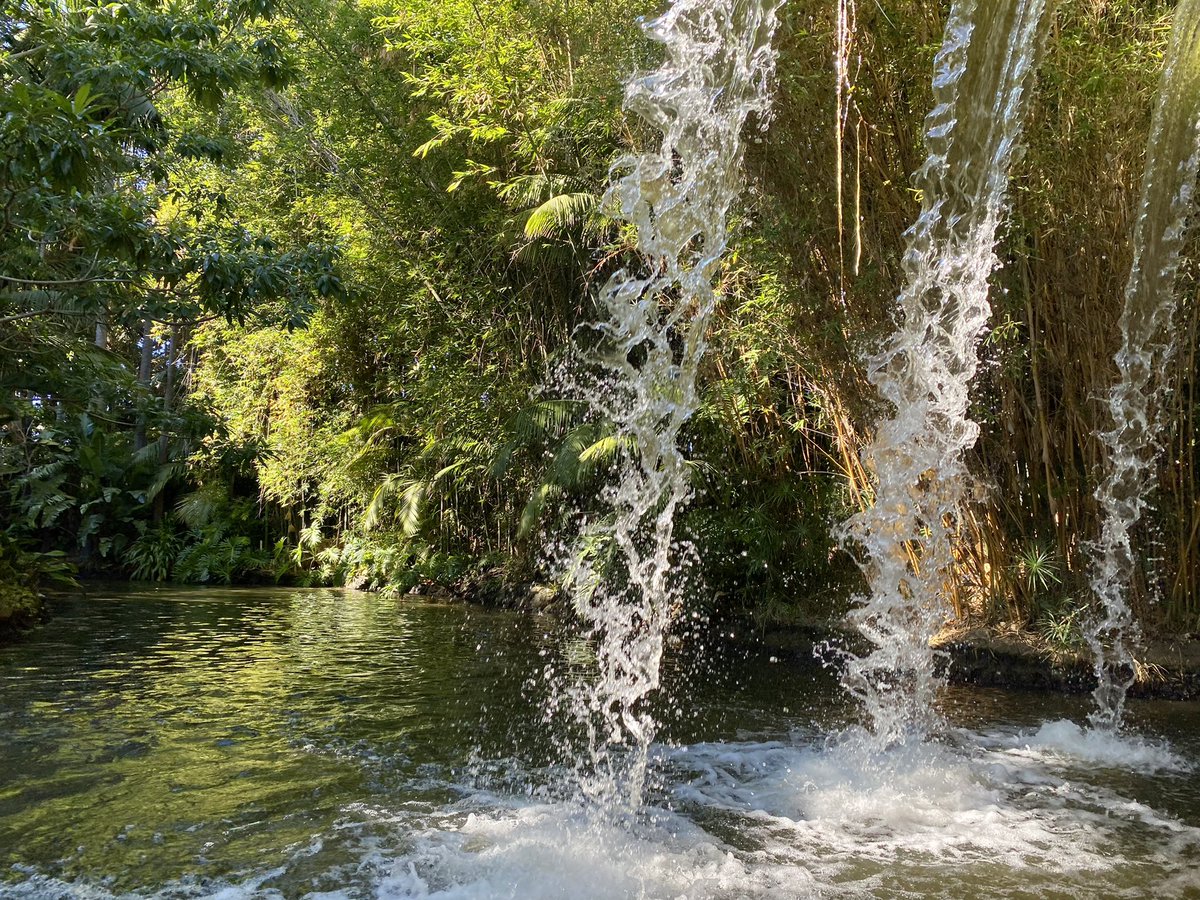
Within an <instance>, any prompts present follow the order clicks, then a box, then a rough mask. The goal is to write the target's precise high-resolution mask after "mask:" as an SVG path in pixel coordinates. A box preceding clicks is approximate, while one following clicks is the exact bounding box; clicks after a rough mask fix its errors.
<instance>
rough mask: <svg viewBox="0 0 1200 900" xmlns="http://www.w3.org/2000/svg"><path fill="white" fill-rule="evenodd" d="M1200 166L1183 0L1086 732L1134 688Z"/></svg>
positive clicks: (1130, 298)
mask: <svg viewBox="0 0 1200 900" xmlns="http://www.w3.org/2000/svg"><path fill="white" fill-rule="evenodd" d="M1198 166H1200V2H1198V0H1182V2H1181V3H1180V4H1179V6H1178V8H1177V9H1176V12H1175V27H1174V29H1173V30H1172V32H1171V43H1170V47H1169V48H1168V50H1167V58H1166V66H1165V68H1164V70H1163V75H1162V82H1161V84H1160V85H1159V91H1158V102H1157V105H1156V107H1155V110H1154V119H1153V122H1152V124H1151V128H1150V143H1149V146H1148V148H1147V151H1146V173H1145V176H1144V177H1143V180H1142V199H1141V204H1140V206H1139V207H1138V214H1137V220H1136V222H1135V224H1134V230H1133V268H1132V269H1131V271H1130V273H1129V282H1128V283H1127V285H1126V287H1125V309H1124V312H1123V313H1122V315H1121V349H1120V351H1118V353H1117V356H1116V363H1117V371H1118V373H1119V376H1120V380H1119V382H1118V383H1117V384H1116V386H1114V387H1113V389H1112V391H1111V392H1110V394H1109V398H1108V408H1109V413H1110V415H1111V416H1112V421H1113V427H1112V429H1111V430H1110V431H1107V432H1105V433H1104V435H1103V438H1104V444H1105V448H1106V450H1107V457H1108V470H1107V474H1106V476H1105V478H1104V481H1103V482H1102V483H1101V484H1100V486H1099V487H1098V488H1097V489H1096V499H1097V500H1098V501H1099V502H1100V510H1101V517H1102V518H1101V531H1100V538H1099V540H1098V541H1097V542H1096V546H1095V553H1096V562H1095V565H1094V568H1093V570H1092V575H1091V583H1092V590H1093V592H1094V593H1095V596H1096V598H1097V599H1098V600H1099V604H1100V613H1099V615H1098V616H1097V617H1096V618H1095V619H1094V620H1093V621H1092V622H1091V623H1090V625H1089V627H1088V628H1087V634H1086V636H1087V641H1088V644H1089V645H1090V646H1091V649H1092V652H1093V654H1094V657H1095V670H1096V678H1097V681H1098V684H1097V687H1096V690H1095V693H1094V696H1095V699H1096V709H1095V711H1094V712H1093V713H1092V714H1091V716H1090V717H1089V718H1090V720H1091V723H1092V725H1093V726H1095V727H1097V728H1101V729H1107V730H1110V731H1115V730H1117V729H1118V728H1119V727H1120V724H1121V718H1122V715H1123V713H1124V709H1125V694H1126V692H1127V691H1128V690H1129V686H1130V685H1131V684H1132V683H1133V677H1134V667H1133V655H1132V652H1131V648H1132V647H1133V646H1135V645H1136V644H1137V641H1138V639H1139V628H1138V626H1137V623H1136V621H1135V620H1134V616H1133V608H1132V607H1131V605H1130V602H1129V589H1130V581H1129V578H1130V573H1132V572H1134V571H1135V570H1136V569H1137V558H1136V557H1135V555H1134V552H1133V539H1132V533H1133V530H1134V528H1135V527H1136V526H1137V524H1138V522H1140V521H1141V518H1142V513H1143V512H1144V511H1145V508H1146V496H1147V494H1148V493H1149V491H1150V487H1151V485H1150V480H1151V475H1152V471H1153V469H1152V463H1153V460H1154V457H1155V456H1156V455H1157V453H1158V449H1159V434H1160V431H1161V428H1162V423H1161V421H1159V419H1158V417H1157V415H1156V412H1157V410H1156V407H1157V406H1158V403H1159V400H1160V399H1161V393H1162V389H1163V384H1162V380H1161V378H1160V377H1159V373H1161V372H1162V371H1164V369H1165V366H1166V362H1167V360H1168V359H1169V358H1170V356H1171V355H1172V353H1173V352H1174V349H1175V347H1174V341H1173V339H1172V335H1171V329H1170V326H1171V321H1172V319H1173V318H1174V315H1175V308H1176V294H1175V275H1176V272H1177V270H1178V268H1179V254H1180V250H1181V249H1182V247H1183V241H1184V235H1185V230H1186V224H1187V215H1188V212H1189V211H1190V209H1191V206H1192V194H1193V191H1194V189H1195V183H1196V171H1197V167H1198Z"/></svg>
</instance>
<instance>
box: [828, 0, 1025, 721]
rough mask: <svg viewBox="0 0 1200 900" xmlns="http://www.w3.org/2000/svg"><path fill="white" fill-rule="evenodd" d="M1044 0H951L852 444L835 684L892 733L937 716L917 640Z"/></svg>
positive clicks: (926, 643)
mask: <svg viewBox="0 0 1200 900" xmlns="http://www.w3.org/2000/svg"><path fill="white" fill-rule="evenodd" d="M1046 6H1047V0H955V2H954V3H953V5H952V7H951V10H950V15H949V18H948V20H947V22H946V31H945V40H944V43H943V45H942V48H941V50H940V52H939V53H938V54H937V57H936V59H935V75H934V79H933V93H934V102H935V105H934V108H933V111H932V112H931V113H930V114H929V115H928V117H927V118H926V121H925V145H926V150H927V151H928V157H927V159H926V161H925V163H924V165H923V166H922V167H921V169H920V170H919V171H918V172H917V173H916V175H915V176H914V183H915V186H916V187H917V188H918V189H919V191H920V194H921V211H920V215H919V217H918V218H917V220H916V223H915V224H914V225H913V226H912V228H911V229H910V230H909V232H908V235H907V248H906V251H905V254H904V260H903V268H904V276H905V285H904V288H903V290H902V292H901V294H900V297H899V312H900V317H901V325H900V326H899V329H898V330H897V332H896V333H895V334H894V335H893V336H892V338H891V339H890V340H889V341H888V342H887V344H886V345H885V346H884V348H883V350H882V351H881V352H880V353H879V354H878V355H876V356H875V357H873V358H872V359H871V360H870V362H869V367H868V374H869V377H870V380H871V382H872V383H873V384H874V385H875V386H876V388H877V389H878V390H879V393H880V395H881V396H882V397H883V399H884V400H886V401H887V402H888V403H889V404H890V405H891V406H892V407H894V409H895V411H894V413H892V414H891V415H890V417H888V418H885V419H884V420H883V421H882V422H880V423H879V425H878V428H877V431H876V434H875V438H874V440H873V441H872V443H871V444H870V446H869V447H868V448H867V449H866V450H865V451H864V460H865V462H866V464H867V466H868V467H869V468H872V469H874V472H875V475H876V478H877V481H878V484H877V487H876V492H875V497H874V502H873V504H872V505H871V506H870V507H869V508H867V509H866V510H864V511H863V512H861V513H859V514H857V515H855V516H854V517H852V518H851V519H850V520H849V522H848V523H847V526H846V531H847V534H848V536H849V537H850V538H851V539H852V540H854V541H856V542H858V543H859V544H861V546H862V548H863V550H864V551H865V559H864V562H863V570H864V573H865V575H866V577H867V582H868V587H869V591H870V594H869V597H867V598H865V600H864V601H863V602H862V603H861V604H860V605H859V606H858V607H857V608H856V609H855V610H854V611H853V612H852V613H851V619H852V621H853V622H854V624H855V625H856V626H857V627H858V629H859V630H860V631H861V633H862V634H863V636H864V637H865V638H866V639H867V640H868V641H869V642H870V645H871V649H870V652H869V653H868V654H867V655H865V656H861V657H857V656H850V657H849V658H848V659H847V662H846V669H845V674H844V676H843V677H844V681H845V684H846V687H847V689H848V690H849V691H850V692H851V693H852V694H854V695H855V696H856V697H857V698H858V699H859V700H860V702H862V704H863V705H864V708H865V710H866V712H867V714H868V716H869V717H870V719H871V725H872V730H873V732H874V734H875V735H876V737H877V739H879V740H881V741H883V742H885V743H890V742H893V741H899V740H903V739H904V738H905V737H906V736H908V735H909V734H911V733H914V732H915V733H917V734H922V733H924V732H925V731H927V730H928V729H929V728H930V727H931V725H932V724H933V722H934V721H935V719H936V713H935V711H934V709H935V707H934V700H935V692H936V689H937V687H938V685H939V684H940V677H939V676H938V674H937V672H936V667H935V663H936V659H935V653H934V651H933V650H932V649H931V647H930V640H931V638H932V637H933V636H934V634H935V633H936V632H937V630H938V629H939V628H940V627H941V626H942V625H943V624H944V621H945V616H946V602H945V591H946V586H947V582H948V581H949V579H952V578H953V577H954V573H953V563H954V561H953V555H952V543H953V537H954V531H955V526H956V522H957V518H958V514H959V508H960V504H961V502H962V500H963V495H964V492H965V489H966V487H967V485H968V483H969V479H968V473H967V470H966V465H965V462H964V458H963V454H964V451H965V450H967V449H968V448H969V447H971V446H972V445H973V444H974V443H975V440H976V437H977V436H978V432H979V426H978V425H977V424H976V423H975V422H973V421H972V420H971V419H970V418H969V417H968V415H967V412H968V400H969V397H968V390H969V386H970V383H971V379H972V377H973V376H974V374H975V370H976V368H977V366H978V357H977V352H976V347H977V344H978V341H979V338H980V335H981V334H982V332H983V330H984V328H985V326H986V324H987V321H988V316H989V315H990V312H991V307H990V306H989V304H988V279H989V277H990V275H991V272H992V271H993V269H994V268H995V267H996V264H997V258H996V255H995V252H994V246H995V243H996V232H997V229H998V227H999V225H1000V222H1001V217H1002V213H1003V211H1004V207H1005V200H1006V194H1007V186H1008V181H1009V170H1010V168H1011V165H1012V162H1013V160H1014V159H1015V158H1016V157H1017V154H1018V151H1019V147H1020V144H1019V141H1020V136H1021V132H1022V128H1023V124H1024V119H1025V111H1026V106H1027V99H1028V94H1029V88H1030V83H1031V80H1032V76H1033V73H1034V71H1035V69H1036V65H1037V59H1038V57H1039V55H1040V49H1041V46H1042V44H1043V43H1044V41H1043V40H1042V39H1041V38H1042V31H1043V29H1042V28H1041V27H1040V26H1041V22H1042V20H1043V18H1045V15H1044V14H1045V11H1046Z"/></svg>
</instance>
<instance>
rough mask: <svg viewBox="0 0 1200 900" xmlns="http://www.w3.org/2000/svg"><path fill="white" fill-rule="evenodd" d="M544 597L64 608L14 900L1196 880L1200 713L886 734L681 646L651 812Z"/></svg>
mask: <svg viewBox="0 0 1200 900" xmlns="http://www.w3.org/2000/svg"><path fill="white" fill-rule="evenodd" d="M591 663H592V660H591V658H590V655H589V650H588V647H587V645H586V644H585V643H583V642H581V641H579V640H578V639H575V638H573V637H572V636H571V635H570V634H569V633H566V632H565V631H564V630H563V629H562V628H561V627H560V626H558V625H556V624H555V623H554V621H553V620H552V619H550V618H548V617H534V616H526V615H521V614H512V613H498V612H488V611H484V610H480V609H477V608H472V607H465V606H451V605H440V604H434V603H429V602H426V601H422V600H419V599H414V598H401V599H387V598H381V597H377V596H372V595H366V594H357V593H353V592H341V591H314V590H248V589H246V590H221V589H197V590H180V589H169V590H168V589H161V590H152V589H150V590H143V591H129V590H122V591H121V592H119V593H94V594H92V595H90V596H88V597H84V598H79V599H75V600H70V601H64V602H63V603H62V608H61V609H60V611H59V614H58V615H57V616H56V617H55V618H54V619H53V620H52V621H51V622H50V623H49V624H48V625H47V626H45V627H43V628H42V629H40V630H39V631H37V632H35V633H34V634H32V635H30V636H29V637H28V638H26V639H24V640H23V641H22V642H20V643H18V644H16V645H12V646H8V647H3V648H0V896H4V897H21V898H49V897H100V898H106V897H111V896H118V897H122V896H130V897H142V896H165V897H222V898H237V897H305V896H312V897H326V896H328V897H339V898H340V897H377V896H382V897H397V898H399V897H441V898H467V897H479V898H485V897H488V898H490V897H513V898H529V897H547V898H550V897H564V898H566V897H570V898H575V897H638V896H644V897H689V898H707V897H722V898H734V897H806V896H831V897H832V896H869V897H900V896H935V897H962V896H981V895H986V896H1013V897H1018V896H1024V897H1030V896H1063V897H1068V896H1088V897H1096V896H1130V897H1137V896H1150V895H1154V896H1168V897H1170V896H1176V897H1189V896H1191V897H1194V896H1200V783H1198V782H1200V779H1198V777H1197V775H1196V774H1195V771H1194V766H1195V765H1196V763H1197V762H1198V761H1200V727H1198V726H1200V706H1198V705H1196V704H1169V703H1150V702H1138V703H1131V705H1130V711H1129V722H1130V731H1131V732H1132V734H1131V736H1130V737H1128V738H1126V739H1124V740H1122V741H1117V742H1113V741H1104V740H1102V739H1100V738H1098V737H1097V736H1096V735H1093V734H1087V733H1083V732H1081V731H1080V730H1079V729H1078V728H1077V727H1076V726H1075V725H1073V724H1072V721H1071V720H1073V721H1083V720H1084V718H1085V716H1086V713H1087V702H1086V699H1085V698H1062V697H1056V696H1048V695H1037V694H1019V693H1006V692H1000V691H994V690H979V689H965V688H952V689H950V690H949V691H948V693H947V694H946V696H945V698H944V701H945V707H946V709H947V711H948V715H949V717H950V719H951V728H950V729H949V730H947V732H946V733H945V734H944V735H943V736H942V738H941V739H940V740H938V741H936V742H934V743H932V744H926V745H918V746H914V747H900V748H896V749H893V750H891V751H888V752H885V753H882V754H880V753H875V752H872V751H870V750H869V749H867V748H866V746H865V745H863V746H860V745H859V743H858V742H857V741H856V739H855V733H854V731H853V729H852V728H851V729H850V730H849V731H847V726H848V725H851V724H852V722H853V710H851V709H850V708H848V707H847V704H846V703H845V701H844V700H843V699H842V697H841V694H840V692H839V690H838V688H837V686H836V679H835V678H834V677H833V676H832V675H831V674H830V673H828V672H826V671H825V670H823V669H821V668H820V667H818V666H812V667H805V666H797V665H795V664H793V663H785V662H778V661H773V660H772V657H771V656H770V655H769V654H768V653H766V652H764V653H758V652H753V651H747V650H745V649H733V648H731V647H728V646H726V645H725V644H724V642H721V643H719V644H718V645H717V646H716V647H715V648H714V649H713V650H711V651H709V652H703V649H702V648H701V647H699V646H698V645H697V644H696V643H695V642H690V643H687V642H685V643H683V644H681V645H679V646H676V647H675V648H673V649H672V650H671V651H669V653H668V659H667V680H668V687H667V691H666V696H665V697H663V698H660V703H659V706H658V708H657V710H656V714H657V715H658V716H659V718H660V719H661V720H662V721H663V722H664V726H663V728H662V730H661V733H660V739H661V740H660V743H659V744H657V745H656V746H655V747H654V750H653V757H652V767H651V789H650V793H649V802H648V807H647V809H646V810H645V811H644V812H643V813H642V814H641V815H639V816H637V817H635V818H634V819H632V820H624V821H617V822H613V821H607V820H604V819H597V818H596V817H595V816H593V815H590V814H589V813H588V812H587V811H586V810H584V809H582V808H581V807H580V806H579V805H578V804H577V803H576V802H574V801H573V800H572V799H571V796H572V792H571V789H570V784H571V783H572V778H573V775H572V773H571V771H570V766H569V765H563V764H562V762H563V761H562V760H560V759H558V758H557V757H558V754H557V752H556V750H555V747H556V746H558V745H559V744H560V743H561V741H560V740H559V739H560V738H561V737H562V736H563V729H557V730H556V729H548V728H547V727H546V725H545V724H544V721H543V720H544V718H545V716H546V710H547V709H548V708H549V703H550V694H549V692H548V689H547V688H546V680H545V677H544V673H545V672H546V671H547V670H549V671H552V672H555V673H558V674H559V675H560V676H565V677H568V678H576V677H577V678H586V677H588V674H589V671H590V668H591Z"/></svg>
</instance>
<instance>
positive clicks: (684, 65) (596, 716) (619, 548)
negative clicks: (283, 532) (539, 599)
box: [569, 0, 782, 812]
mask: <svg viewBox="0 0 1200 900" xmlns="http://www.w3.org/2000/svg"><path fill="white" fill-rule="evenodd" d="M781 2H782V0H715V2H714V0H677V2H675V3H674V4H673V5H672V6H671V8H670V9H669V10H668V11H667V12H666V13H665V14H664V15H663V16H662V17H661V18H659V19H657V20H655V21H654V22H652V23H650V24H649V25H648V26H647V31H648V34H649V35H650V36H651V37H652V38H653V39H654V40H656V41H658V42H660V43H661V44H662V45H663V48H664V51H665V60H664V62H663V64H662V65H661V67H660V68H659V69H658V70H657V71H655V72H653V73H651V74H649V75H646V76H644V77H640V78H637V79H635V80H633V81H632V82H631V83H630V84H629V85H628V87H627V90H626V98H625V107H626V109H628V110H630V111H631V112H634V113H636V114H637V115H639V116H640V117H641V118H643V119H644V120H645V121H646V122H647V123H649V124H650V125H652V126H654V127H655V128H656V129H658V130H659V131H661V132H662V140H661V143H659V144H658V146H657V147H656V148H655V149H653V150H650V151H647V152H644V153H638V154H635V155H631V156H628V157H626V158H624V159H622V160H620V161H619V162H618V163H617V164H616V165H615V166H614V169H613V172H614V180H613V182H612V184H611V186H610V188H609V190H608V194H607V198H606V205H607V207H608V208H609V209H611V210H615V215H616V218H617V219H618V221H621V222H624V223H626V224H628V225H632V226H634V228H635V229H636V234H637V249H638V252H639V262H638V264H637V266H636V267H632V268H629V269H625V270H622V271H620V272H618V273H617V274H616V275H614V276H613V277H612V278H611V279H610V280H609V282H608V283H607V284H606V285H605V287H604V288H603V290H602V291H601V294H600V302H601V307H602V309H603V310H604V314H603V318H602V320H601V321H600V322H598V323H594V324H592V325H591V326H589V327H588V328H587V329H584V333H585V334H587V335H588V336H589V337H590V338H591V339H592V340H593V341H594V344H593V345H592V346H589V347H587V348H586V349H584V350H583V351H582V356H583V365H582V366H579V367H577V368H578V369H579V371H578V372H577V373H576V374H575V375H574V376H573V378H574V384H575V387H576V388H577V389H578V390H579V391H580V392H581V393H582V394H583V395H584V396H585V397H586V398H587V401H588V403H589V405H590V407H591V409H592V412H593V414H594V415H595V417H596V418H598V419H601V420H604V421H606V422H608V423H611V424H612V427H613V431H614V437H613V438H612V440H613V441H614V444H615V446H616V447H618V448H620V453H619V455H618V462H617V465H618V468H619V471H618V476H617V477H616V478H615V479H614V480H613V482H612V486H611V487H610V488H609V489H607V490H606V491H605V493H604V494H603V496H602V499H603V500H604V501H605V503H606V505H607V506H608V507H609V508H610V509H611V511H612V513H613V515H612V516H611V517H610V518H609V519H606V520H605V521H604V522H592V523H591V524H590V525H589V526H588V527H587V528H585V529H584V531H583V533H582V535H581V537H580V541H579V546H578V548H577V550H576V553H575V559H574V563H573V566H572V568H571V572H570V573H569V577H570V581H571V583H572V588H573V592H574V595H575V599H576V608H577V611H578V613H579V614H580V616H581V618H582V619H583V621H584V623H585V625H586V628H587V630H588V631H589V632H590V636H591V638H592V639H593V641H594V644H595V647H596V657H597V664H598V669H599V674H598V676H597V678H596V680H595V681H593V682H590V683H582V684H579V685H577V686H576V688H575V689H574V691H573V692H572V695H571V697H570V698H569V700H570V703H571V705H572V706H573V707H574V709H575V711H576V713H577V714H578V716H579V718H580V720H581V721H582V722H583V723H584V725H585V727H586V730H587V744H588V748H589V749H588V752H587V753H586V754H585V755H586V756H587V757H589V758H588V760H587V763H588V764H589V770H588V772H587V774H582V773H581V775H580V783H581V786H582V788H583V792H584V794H585V796H586V797H587V798H588V799H589V800H592V801H594V802H595V803H596V804H597V806H598V807H599V808H602V809H607V810H610V811H616V812H622V811H624V812H629V811H633V810H636V809H637V808H639V807H640V806H641V794H642V788H643V785H644V781H645V774H646V766H647V752H648V748H649V746H650V743H651V741H652V740H653V736H654V731H655V722H654V720H653V718H652V716H651V715H650V714H649V713H648V712H647V711H646V710H645V709H644V701H645V698H646V697H647V696H648V695H649V694H651V693H652V692H653V691H655V690H656V689H657V688H658V686H659V679H660V672H659V667H660V662H661V657H662V652H663V645H664V640H665V635H666V631H667V628H668V626H669V624H670V622H671V619H672V615H673V612H674V611H675V609H676V608H677V604H678V601H679V598H678V586H677V582H676V580H675V579H674V578H673V576H672V570H673V568H674V566H675V565H676V564H677V562H678V561H679V559H680V555H681V553H683V552H685V551H682V550H681V548H680V547H679V546H678V542H677V541H676V538H675V515H676V512H677V511H678V510H679V508H680V507H681V506H683V505H684V504H685V503H686V502H687V501H688V499H689V496H690V488H689V486H688V474H687V472H688V468H687V461H686V458H685V456H684V454H683V452H682V451H681V449H680V446H679V444H680V440H679V439H680V431H681V429H682V428H683V427H684V425H685V423H686V422H687V421H688V419H689V418H690V417H691V416H692V414H693V412H694V411H695V410H696V408H697V405H698V395H697V390H696V370H697V366H698V365H699V362H700V359H701V357H702V356H703V354H704V351H705V348H706V331H707V328H708V322H709V318H710V316H711V314H712V311H713V309H714V306H715V304H716V300H717V293H716V290H715V288H714V280H715V279H716V277H717V275H718V272H719V267H720V263H721V258H722V256H723V255H724V253H725V250H726V248H727V246H728V241H729V228H728V216H729V210H730V207H731V205H732V204H733V202H734V200H735V199H736V198H737V196H738V194H739V192H740V190H741V184H742V179H741V161H742V155H743V150H744V143H743V141H744V138H743V129H744V127H745V125H746V122H747V120H748V119H749V118H750V117H751V116H755V117H757V118H758V120H759V122H760V123H761V122H764V121H765V117H766V114H767V112H768V99H767V98H768V92H767V87H768V83H769V80H770V78H771V75H772V73H773V71H774V64H775V56H774V52H773V50H772V48H771V39H772V35H773V33H774V31H775V26H776V12H777V10H778V8H779V6H780V5H781ZM618 175H619V177H618Z"/></svg>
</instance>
